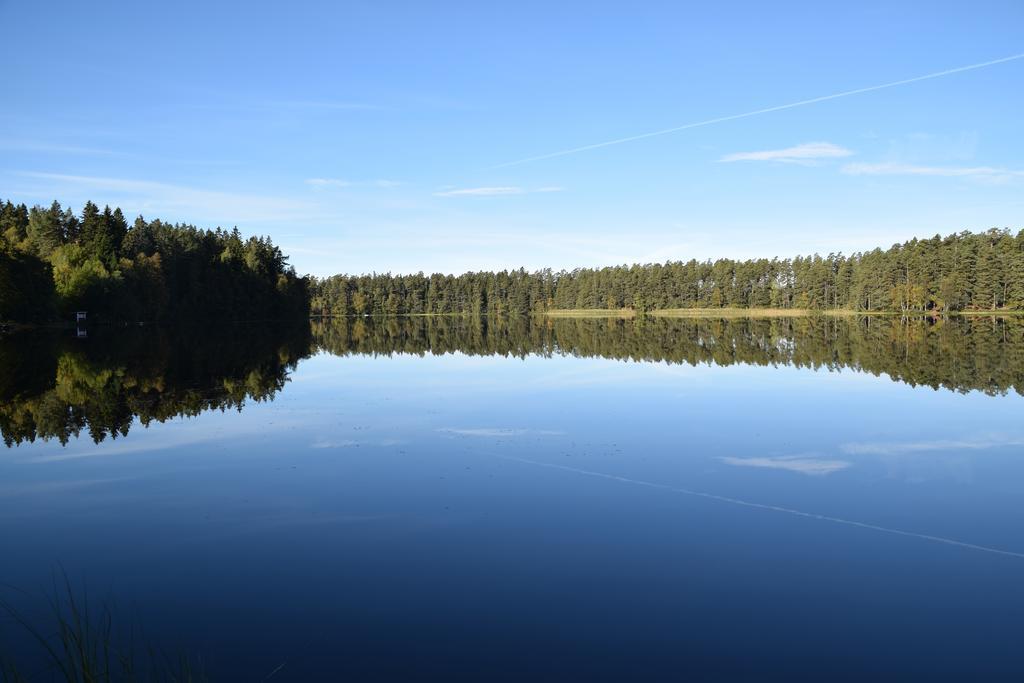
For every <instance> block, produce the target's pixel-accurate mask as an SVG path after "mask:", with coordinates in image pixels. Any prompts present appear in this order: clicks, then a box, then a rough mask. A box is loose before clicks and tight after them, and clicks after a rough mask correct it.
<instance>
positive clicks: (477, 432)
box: [436, 427, 565, 438]
mask: <svg viewBox="0 0 1024 683" xmlns="http://www.w3.org/2000/svg"><path fill="white" fill-rule="evenodd" d="M436 431H438V432H441V433H442V434H456V435H458V436H481V437H491V438H494V437H502V436H523V435H525V434H539V435H541V436H562V435H564V434H565V432H560V431H555V430H548V429H512V428H509V427H482V428H476V429H455V428H453V427H446V428H443V429H438V430H436Z"/></svg>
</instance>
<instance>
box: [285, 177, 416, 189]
mask: <svg viewBox="0 0 1024 683" xmlns="http://www.w3.org/2000/svg"><path fill="white" fill-rule="evenodd" d="M305 183H306V184H307V185H309V186H310V187H318V188H324V187H355V186H362V187H380V188H390V187H399V186H400V185H402V183H401V182H400V181H398V180H386V179H383V178H379V179H377V180H361V181H354V180H345V179H344V178H306V180H305Z"/></svg>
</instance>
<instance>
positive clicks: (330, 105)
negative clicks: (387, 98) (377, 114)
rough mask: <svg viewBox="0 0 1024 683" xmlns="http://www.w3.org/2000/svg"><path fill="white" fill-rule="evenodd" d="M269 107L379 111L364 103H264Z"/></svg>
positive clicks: (293, 101)
mask: <svg viewBox="0 0 1024 683" xmlns="http://www.w3.org/2000/svg"><path fill="white" fill-rule="evenodd" d="M265 104H266V105H267V106H270V107H286V108H292V109H339V110H345V109H349V110H359V109H381V108H382V107H380V106H379V105H376V104H368V103H366V102H332V101H323V100H275V101H270V102H266V103H265Z"/></svg>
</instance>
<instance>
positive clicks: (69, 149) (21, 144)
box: [0, 139, 117, 156]
mask: <svg viewBox="0 0 1024 683" xmlns="http://www.w3.org/2000/svg"><path fill="white" fill-rule="evenodd" d="M0 149H6V150H10V151H17V152H44V153H48V154H85V155H95V156H114V155H116V154H117V152H114V151H113V150H109V149H100V148H98V147H82V146H79V145H63V144H59V143H51V142H41V141H37V140H4V139H0Z"/></svg>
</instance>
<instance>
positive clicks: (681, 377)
mask: <svg viewBox="0 0 1024 683" xmlns="http://www.w3.org/2000/svg"><path fill="white" fill-rule="evenodd" d="M0 368H2V369H0V431H2V433H3V437H4V439H5V441H6V442H7V447H6V448H4V447H0V448H2V450H0V548H2V553H0V558H2V559H0V582H2V583H3V584H6V585H8V586H13V587H17V588H18V589H24V590H25V591H27V593H22V592H20V591H18V590H15V589H14V588H5V589H2V590H3V591H5V592H4V593H3V597H4V598H5V599H7V600H9V601H11V602H13V603H14V604H15V605H17V606H18V608H19V609H21V610H23V611H24V612H25V613H27V614H33V615H36V616H38V615H39V612H40V611H41V610H42V605H43V598H44V597H45V595H46V593H47V590H48V586H49V582H50V580H51V577H52V576H53V574H54V572H55V571H60V569H59V568H60V567H63V571H65V572H66V573H67V575H68V576H69V577H70V579H71V580H72V581H73V582H74V583H75V584H76V585H80V586H86V587H87V588H88V591H89V592H90V594H91V595H92V596H93V597H94V598H95V599H96V600H97V601H98V600H99V599H101V598H109V599H111V600H113V601H115V602H116V605H117V609H118V613H119V614H121V615H124V619H125V621H131V622H132V623H134V624H137V625H139V626H140V627H141V628H142V629H143V631H144V632H145V636H146V638H147V639H148V640H150V641H153V642H155V643H158V644H159V645H160V646H161V647H163V648H165V649H168V650H169V651H172V652H178V651H181V652H188V653H191V654H193V655H196V656H199V657H201V659H202V660H203V663H204V666H205V669H206V671H207V673H208V674H209V675H210V678H211V679H212V680H246V681H259V680H261V679H263V678H264V677H266V676H267V675H268V674H270V673H271V672H274V671H275V670H276V671H277V672H276V673H275V674H274V676H273V678H272V679H271V680H273V681H278V680H294V681H302V680H317V679H325V680H337V679H346V680H379V679H405V680H423V679H436V680H452V679H468V680H500V679H513V680H519V679H532V680H537V679H549V680H567V679H573V678H575V679H589V680H597V679H606V680H624V679H634V680H635V679H648V680H666V679H671V680H681V679H692V680H707V679H737V678H740V679H766V678H772V677H775V678H782V679H795V678H805V679H814V680H837V679H844V678H850V679H865V678H872V679H879V678H898V679H904V680H905V679H908V678H918V679H921V680H936V679H940V678H946V679H957V680H964V679H968V678H973V679H975V680H978V679H995V680H1008V679H1016V680H1019V679H1020V678H1021V677H1024V654H1022V650H1021V647H1020V640H1021V624H1022V623H1024V533H1022V530H1024V421H1022V420H1021V416H1022V415H1024V399H1022V397H1021V394H1020V392H1021V391H1022V390H1024V321H1001V320H993V319H988V318H985V319H974V320H963V321H953V322H945V323H931V322H928V321H909V322H901V321H899V320H892V319H872V320H852V319H851V320H845V319H843V320H835V319H796V320H755V321H743V320H734V321H728V320H675V321H661V320H649V321H647V322H645V323H633V322H629V321H625V322H623V321H603V320H557V321H547V322H542V323H538V322H534V323H530V322H529V321H516V322H514V323H501V322H492V323H491V324H487V323H486V322H472V321H463V320H456V319H436V320H435V319H413V320H401V319H390V320H386V321H382V322H373V321H368V320H358V321H334V322H332V323H328V324H314V325H313V326H312V329H311V330H308V329H300V330H290V331H278V330H272V329H267V328H260V327H235V328H228V329H225V330H219V331H218V330H202V331H196V330H163V331H159V330H151V329H147V328H144V329H134V330H128V331H125V330H115V329H107V330H102V329H99V330H90V336H89V338H88V339H85V340H80V339H70V338H59V337H53V336H16V337H12V338H8V339H6V340H3V341H0ZM0 628H2V630H0V638H2V640H0V645H3V646H5V649H6V650H7V651H8V652H10V651H15V652H21V653H24V654H22V655H21V657H22V660H23V661H28V660H29V659H30V658H31V655H30V654H28V653H30V652H31V650H27V649H25V637H24V634H23V633H22V632H21V631H20V630H19V629H18V628H16V627H15V626H13V625H12V624H11V623H10V620H5V621H3V622H0ZM282 665H283V666H282ZM279 667H280V668H279ZM29 668H31V667H29Z"/></svg>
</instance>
